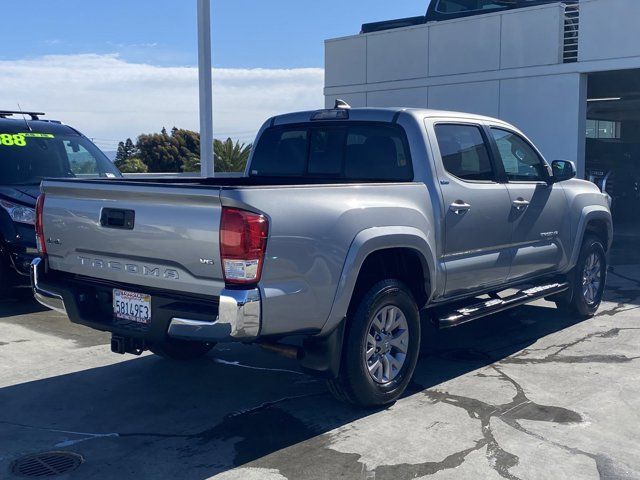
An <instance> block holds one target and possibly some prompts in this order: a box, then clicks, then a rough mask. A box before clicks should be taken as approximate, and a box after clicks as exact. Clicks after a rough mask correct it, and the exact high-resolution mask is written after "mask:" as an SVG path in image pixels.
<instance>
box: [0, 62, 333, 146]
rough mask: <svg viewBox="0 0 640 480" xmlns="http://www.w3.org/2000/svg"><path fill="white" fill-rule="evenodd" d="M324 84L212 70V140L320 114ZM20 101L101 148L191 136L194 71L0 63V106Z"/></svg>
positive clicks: (294, 73)
mask: <svg viewBox="0 0 640 480" xmlns="http://www.w3.org/2000/svg"><path fill="white" fill-rule="evenodd" d="M323 81H324V80H323V71H322V69H317V68H304V69H290V70H286V69H280V70H275V69H215V70H214V117H215V120H214V124H215V125H214V128H215V131H216V132H217V134H216V136H218V135H221V136H222V135H225V136H232V137H238V138H241V139H243V140H252V139H253V137H254V135H255V133H256V132H257V130H258V128H259V127H260V125H261V124H262V123H263V122H264V120H266V119H267V118H268V117H269V116H272V115H274V114H277V113H283V112H287V111H295V110H306V109H315V108H322V106H323V103H324V101H323V92H322V89H323ZM18 102H19V103H20V104H21V105H22V108H23V109H25V110H27V109H29V110H32V109H33V110H38V111H45V112H47V114H48V116H47V118H55V119H58V120H62V121H63V122H65V123H68V124H69V125H72V126H74V127H76V128H78V129H79V130H81V131H82V132H83V133H85V134H86V135H87V136H89V137H95V138H97V139H98V143H99V144H100V145H101V146H105V147H107V146H108V145H109V144H111V145H113V143H114V141H117V140H121V139H124V138H126V137H134V136H136V135H138V134H140V133H148V132H155V131H159V130H160V129H161V128H162V127H163V126H166V127H167V129H170V128H171V127H173V126H178V127H182V128H189V129H194V130H197V129H198V121H199V120H198V118H199V117H198V72H197V69H196V68H194V67H159V66H154V65H147V64H139V63H130V62H126V61H124V60H123V59H121V58H120V57H119V56H118V55H63V56H46V57H40V58H35V59H26V60H19V61H0V107H2V108H7V109H13V108H14V107H15V106H16V105H17V103H18Z"/></svg>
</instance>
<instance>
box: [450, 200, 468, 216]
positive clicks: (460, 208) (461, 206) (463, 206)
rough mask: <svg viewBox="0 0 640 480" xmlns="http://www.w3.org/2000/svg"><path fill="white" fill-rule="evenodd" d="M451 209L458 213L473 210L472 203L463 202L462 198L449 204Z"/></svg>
mask: <svg viewBox="0 0 640 480" xmlns="http://www.w3.org/2000/svg"><path fill="white" fill-rule="evenodd" d="M449 210H451V211H452V212H453V213H455V214H456V215H462V214H463V213H467V212H468V211H469V210H471V205H469V204H468V203H465V202H463V201H462V200H456V201H455V202H453V203H452V204H451V205H450V206H449Z"/></svg>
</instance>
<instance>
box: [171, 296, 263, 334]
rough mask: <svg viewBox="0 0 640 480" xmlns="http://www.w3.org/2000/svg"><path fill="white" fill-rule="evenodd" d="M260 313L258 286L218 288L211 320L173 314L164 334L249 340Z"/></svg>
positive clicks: (257, 323)
mask: <svg viewBox="0 0 640 480" xmlns="http://www.w3.org/2000/svg"><path fill="white" fill-rule="evenodd" d="M261 316H262V300H261V297H260V290H258V289H257V288H256V289H253V290H222V292H221V294H220V306H219V310H218V319H217V320H216V321H215V322H203V321H201V320H190V319H188V318H173V319H172V320H171V323H170V324H169V331H168V335H169V336H170V337H173V338H179V339H183V340H198V341H212V342H232V341H239V342H247V341H252V340H255V339H257V338H258V335H259V334H260V321H261Z"/></svg>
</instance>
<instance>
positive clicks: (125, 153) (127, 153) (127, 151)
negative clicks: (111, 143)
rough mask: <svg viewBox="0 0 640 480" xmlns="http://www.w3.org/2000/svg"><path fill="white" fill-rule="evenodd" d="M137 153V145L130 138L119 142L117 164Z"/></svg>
mask: <svg viewBox="0 0 640 480" xmlns="http://www.w3.org/2000/svg"><path fill="white" fill-rule="evenodd" d="M136 154H137V151H136V146H135V144H134V143H133V141H132V140H131V139H130V138H127V140H126V141H124V142H120V143H118V151H117V152H116V161H115V163H116V165H118V163H122V162H124V161H126V160H129V159H130V158H133V157H135V156H136Z"/></svg>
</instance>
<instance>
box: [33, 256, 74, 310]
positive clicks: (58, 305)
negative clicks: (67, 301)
mask: <svg viewBox="0 0 640 480" xmlns="http://www.w3.org/2000/svg"><path fill="white" fill-rule="evenodd" d="M44 265H45V264H44V260H43V259H42V258H36V259H34V260H33V262H31V287H32V288H33V296H34V297H35V298H36V300H37V301H38V303H40V304H41V305H44V306H45V307H47V308H50V309H51V310H55V311H56V312H60V313H64V314H65V315H66V314H67V309H66V308H65V306H64V300H63V299H62V297H61V296H60V295H57V294H55V293H52V292H49V291H47V290H45V289H43V288H41V287H40V285H39V282H38V278H39V277H40V274H42V273H44Z"/></svg>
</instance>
